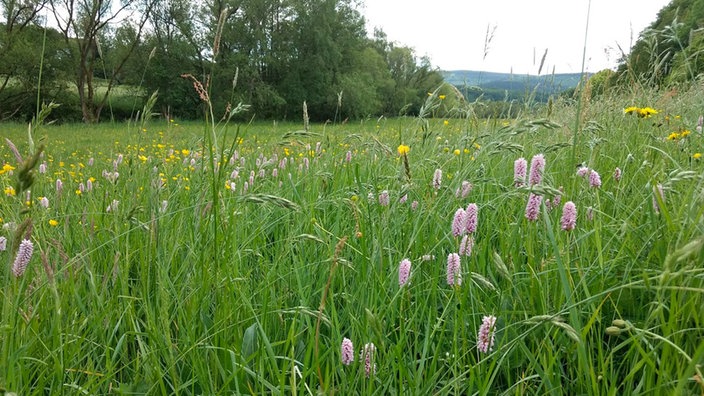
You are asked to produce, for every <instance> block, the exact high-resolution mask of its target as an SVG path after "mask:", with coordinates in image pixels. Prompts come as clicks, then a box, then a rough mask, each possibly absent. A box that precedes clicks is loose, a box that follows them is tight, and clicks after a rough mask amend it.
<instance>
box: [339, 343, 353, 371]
mask: <svg viewBox="0 0 704 396" xmlns="http://www.w3.org/2000/svg"><path fill="white" fill-rule="evenodd" d="M340 360H342V364H344V365H345V366H349V365H350V363H352V362H354V346H353V345H352V340H350V339H349V338H347V337H345V338H344V339H343V340H342V345H341V347H340Z"/></svg>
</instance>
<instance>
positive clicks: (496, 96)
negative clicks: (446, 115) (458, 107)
mask: <svg viewBox="0 0 704 396" xmlns="http://www.w3.org/2000/svg"><path fill="white" fill-rule="evenodd" d="M442 75H443V78H444V79H445V81H446V82H447V83H449V84H452V85H454V86H456V87H457V88H458V89H459V90H460V91H461V92H463V93H464V94H465V96H467V97H468V99H469V100H474V99H476V98H478V97H479V96H480V95H481V96H482V97H483V99H488V100H504V99H506V98H507V97H508V99H523V98H526V97H527V96H528V95H530V94H532V93H533V92H535V100H538V101H543V100H547V98H548V97H549V96H550V95H554V94H559V93H561V92H564V91H566V90H568V89H571V88H575V87H576V86H577V84H578V83H579V80H580V78H581V74H580V73H563V74H547V75H542V76H535V75H525V74H524V75H521V74H511V73H494V72H486V71H474V70H447V71H443V72H442Z"/></svg>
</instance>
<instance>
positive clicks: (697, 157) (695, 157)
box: [692, 153, 702, 160]
mask: <svg viewBox="0 0 704 396" xmlns="http://www.w3.org/2000/svg"><path fill="white" fill-rule="evenodd" d="M692 158H694V159H695V160H698V159H700V158H702V153H694V155H692Z"/></svg>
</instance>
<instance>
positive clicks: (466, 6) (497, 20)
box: [362, 0, 670, 74]
mask: <svg viewBox="0 0 704 396" xmlns="http://www.w3.org/2000/svg"><path fill="white" fill-rule="evenodd" d="M669 2H670V1H669V0H638V1H635V0H592V1H591V11H590V12H589V13H588V12H587V9H588V4H589V2H588V0H430V1H428V0H365V5H364V8H363V9H362V13H363V15H364V16H365V18H366V19H367V29H368V31H369V32H372V31H373V29H374V27H381V28H382V29H383V30H384V32H386V34H387V36H388V39H389V40H391V41H396V42H398V43H399V44H402V45H406V46H409V47H412V48H414V49H415V50H416V55H419V56H423V55H427V56H429V57H430V59H431V62H432V64H433V66H436V67H439V68H441V69H443V70H455V69H467V70H484V71H494V72H503V73H509V72H513V73H518V74H526V73H530V74H537V72H538V67H539V65H540V59H541V58H542V56H543V53H544V52H545V50H546V49H547V50H548V53H547V57H546V60H545V65H544V66H543V70H542V73H543V74H545V73H552V70H553V67H554V68H555V72H556V73H577V72H580V71H581V69H582V53H583V49H584V36H585V30H586V28H587V15H588V14H589V31H588V33H587V53H586V70H587V71H590V72H597V71H599V70H602V69H605V68H614V67H615V66H616V64H617V61H618V59H619V57H620V54H621V52H620V50H619V47H618V46H620V47H621V48H622V49H623V50H624V51H626V52H628V51H629V48H630V46H631V45H632V43H634V42H635V41H636V39H637V38H638V34H639V33H640V32H641V31H643V29H645V28H646V27H647V26H648V25H649V24H650V23H651V22H653V21H654V20H655V18H656V16H657V13H658V11H660V9H661V8H662V7H664V6H665V5H667V4H668V3H669ZM487 26H489V30H490V31H491V30H493V37H492V39H491V42H490V43H489V48H488V53H487V55H486V57H484V42H485V38H486V37H487Z"/></svg>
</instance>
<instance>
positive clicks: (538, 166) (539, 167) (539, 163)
mask: <svg viewBox="0 0 704 396" xmlns="http://www.w3.org/2000/svg"><path fill="white" fill-rule="evenodd" d="M544 170H545V157H544V156H543V155H542V154H536V155H534V156H533V158H532V159H531V160H530V178H529V179H528V182H529V183H530V185H531V186H535V185H536V184H540V183H541V182H542V181H543V171H544Z"/></svg>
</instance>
